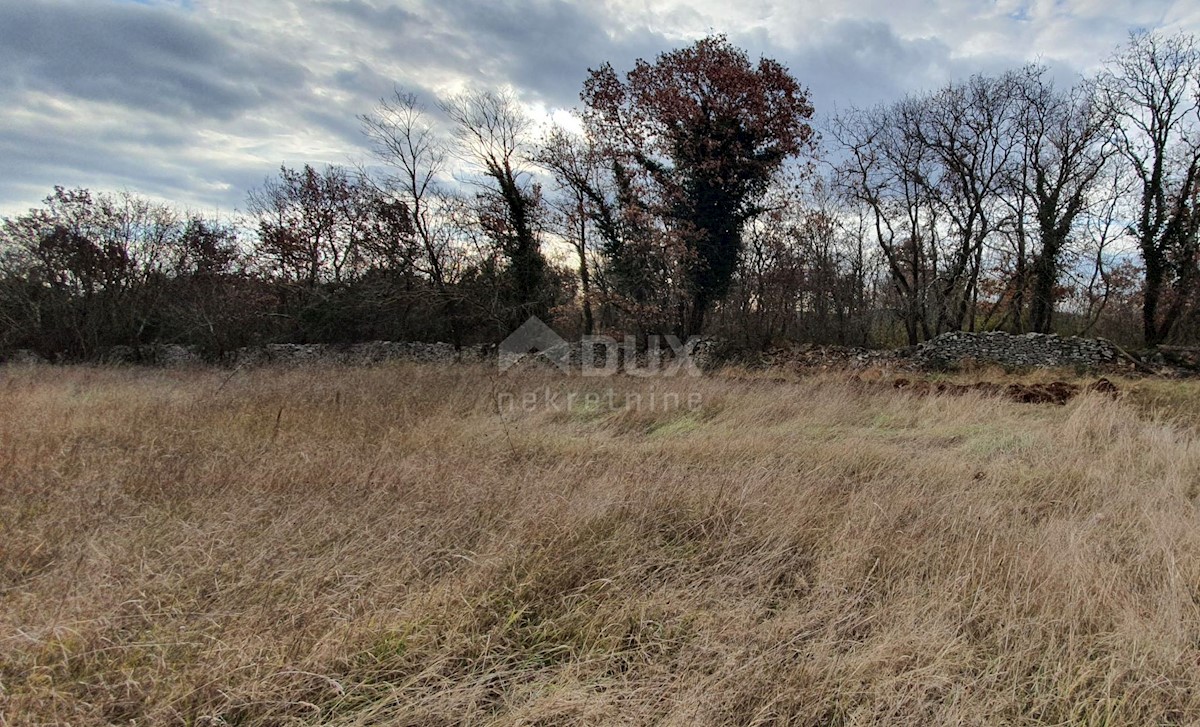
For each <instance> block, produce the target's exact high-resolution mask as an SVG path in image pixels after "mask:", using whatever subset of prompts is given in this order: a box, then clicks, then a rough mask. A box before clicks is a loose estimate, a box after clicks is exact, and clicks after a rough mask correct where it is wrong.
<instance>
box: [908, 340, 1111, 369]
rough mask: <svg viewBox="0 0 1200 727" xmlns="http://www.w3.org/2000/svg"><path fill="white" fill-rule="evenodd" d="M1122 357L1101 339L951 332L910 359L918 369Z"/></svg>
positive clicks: (1091, 364)
mask: <svg viewBox="0 0 1200 727" xmlns="http://www.w3.org/2000/svg"><path fill="white" fill-rule="evenodd" d="M1123 358H1124V357H1123V356H1122V355H1121V352H1120V351H1119V350H1118V349H1117V347H1116V346H1114V345H1113V344H1112V343H1111V342H1109V341H1107V340H1105V339H1103V338H1079V337H1078V336H1067V337H1063V336H1057V335H1055V334H1053V333H1025V334H1020V335H1014V334H1011V333H1001V332H998V331H995V332H988V333H966V332H962V331H951V332H949V333H943V334H942V335H940V336H938V337H936V338H933V339H930V340H929V341H926V342H925V343H922V344H920V345H918V346H917V347H916V349H915V350H913V352H912V354H911V356H910V360H911V361H912V363H913V364H914V365H916V366H918V367H920V368H931V369H938V368H947V367H953V366H957V365H959V364H961V363H962V362H964V361H968V360H969V361H978V362H982V363H996V364H1000V365H1001V366H1011V367H1039V366H1072V367H1075V366H1082V367H1087V368H1102V367H1105V366H1111V365H1114V364H1117V363H1119V362H1120V361H1121V360H1122V359H1123Z"/></svg>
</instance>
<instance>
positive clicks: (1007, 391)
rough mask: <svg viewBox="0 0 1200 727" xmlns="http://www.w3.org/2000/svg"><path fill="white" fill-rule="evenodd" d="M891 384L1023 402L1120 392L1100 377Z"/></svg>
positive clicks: (1059, 400) (920, 392)
mask: <svg viewBox="0 0 1200 727" xmlns="http://www.w3.org/2000/svg"><path fill="white" fill-rule="evenodd" d="M892 388H894V389H898V390H900V391H908V392H911V393H913V394H917V395H920V396H927V395H930V394H946V395H949V396H961V395H963V394H970V393H977V394H985V395H988V396H1003V397H1004V398H1006V399H1009V400H1011V401H1015V402H1019V403H1021V404H1058V405H1060V406H1061V405H1063V404H1066V403H1067V402H1068V401H1070V400H1071V399H1073V398H1075V396H1076V395H1078V394H1079V392H1080V391H1095V392H1098V393H1102V394H1108V395H1109V396H1113V397H1116V396H1118V395H1119V394H1120V389H1118V388H1117V385H1116V384H1114V383H1113V382H1111V381H1109V380H1108V379H1099V380H1097V381H1095V382H1093V383H1091V384H1088V385H1087V386H1086V387H1082V388H1081V387H1079V386H1078V385H1077V384H1070V383H1067V382H1065V381H1052V382H1050V383H1048V384H1008V385H1004V384H997V383H994V382H991V381H979V382H976V383H974V384H953V383H949V382H946V381H939V382H930V381H921V380H917V381H910V380H909V379H905V378H899V379H896V380H895V381H893V382H892Z"/></svg>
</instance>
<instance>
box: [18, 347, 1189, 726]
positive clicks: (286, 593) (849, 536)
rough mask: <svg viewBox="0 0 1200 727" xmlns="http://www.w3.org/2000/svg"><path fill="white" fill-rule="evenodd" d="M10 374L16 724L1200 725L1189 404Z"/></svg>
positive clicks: (391, 372)
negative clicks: (667, 396)
mask: <svg viewBox="0 0 1200 727" xmlns="http://www.w3.org/2000/svg"><path fill="white" fill-rule="evenodd" d="M0 376H2V377H3V378H2V379H0V411H2V412H3V414H2V415H0V724H5V725H24V724H39V723H70V724H73V725H92V724H110V723H117V724H133V723H136V724H139V725H150V724H194V725H219V724H240V725H276V724H335V725H367V724H371V725H383V724H389V725H390V724H401V725H405V724H407V725H427V724H506V725H509V724H511V725H516V724H521V725H532V724H545V725H549V724H555V725H558V724H614V723H622V724H667V725H694V724H729V725H735V724H736V725H757V724H797V725H865V724H881V725H882V724H970V725H984V724H987V725H996V724H1009V725H1026V724H1055V725H1124V724H1128V725H1153V724H1193V723H1195V722H1196V721H1197V720H1200V683H1198V682H1200V666H1198V665H1200V613H1198V611H1197V597H1198V589H1200V527H1198V525H1200V520H1198V518H1197V496H1198V495H1200V449H1198V448H1197V446H1196V438H1195V436H1194V435H1193V433H1192V431H1191V429H1190V428H1188V427H1185V426H1180V425H1176V424H1172V423H1170V422H1167V421H1164V420H1162V418H1161V417H1155V416H1151V415H1150V413H1151V412H1152V411H1159V410H1162V409H1163V407H1157V408H1156V406H1155V405H1153V403H1151V404H1149V405H1146V406H1142V405H1140V404H1139V403H1138V402H1139V401H1141V402H1145V401H1151V402H1153V401H1155V398H1154V397H1156V396H1157V397H1160V398H1161V397H1165V398H1167V399H1169V400H1170V401H1171V402H1173V403H1172V406H1174V407H1175V409H1176V410H1177V412H1176V413H1178V412H1187V411H1191V412H1193V413H1194V412H1195V411H1196V401H1197V399H1200V396H1195V394H1196V392H1195V391H1194V390H1193V391H1191V395H1189V393H1188V390H1183V389H1181V390H1179V391H1178V392H1176V393H1175V394H1173V395H1168V393H1167V392H1168V391H1170V389H1169V387H1170V386H1175V385H1171V384H1152V385H1151V384H1139V385H1137V386H1135V393H1134V394H1131V396H1130V397H1129V398H1128V399H1127V400H1126V401H1122V402H1112V401H1108V400H1105V399H1101V398H1099V397H1095V396H1084V397H1081V398H1079V399H1077V400H1075V401H1073V402H1072V403H1071V404H1069V405H1068V406H1066V407H1054V406H1027V405H1019V404H1013V403H1007V402H1004V401H1000V400H995V399H986V398H977V397H962V398H939V397H928V398H911V397H909V396H908V395H904V394H899V393H895V392H891V391H886V390H880V391H876V392H865V393H855V391H853V390H852V389H851V388H850V387H849V386H847V385H845V384H843V383H839V382H838V381H836V380H833V379H832V378H825V379H821V378H816V379H806V380H799V381H796V382H782V383H780V382H769V383H768V382H761V381H748V380H737V379H733V378H708V379H702V380H695V379H680V380H651V379H636V378H626V377H619V378H614V379H581V378H562V377H557V376H555V375H552V374H547V373H534V372H526V373H522V374H519V375H516V376H504V377H497V376H495V375H494V374H493V372H492V371H491V370H490V369H482V368H479V369H476V368H469V367H458V368H453V369H449V370H438V369H434V368H422V367H417V366H401V365H396V366H381V367H377V368H357V369H349V368H310V369H302V370H287V371H285V370H268V369H264V370H258V371H252V372H242V373H239V374H237V375H236V376H234V377H233V378H231V379H229V380H228V381H227V382H224V383H223V381H224V380H225V379H226V376H227V374H226V373H223V372H216V371H190V372H166V371H138V370H104V369H89V368H32V369H16V368H14V369H9V370H6V371H3V373H0ZM545 387H549V388H550V389H551V390H552V391H558V392H562V393H561V394H560V396H564V395H565V394H566V393H568V392H576V394H577V398H576V400H575V402H574V406H573V407H572V409H571V411H566V410H565V403H564V402H563V400H561V399H560V409H559V410H558V411H555V410H553V408H546V407H541V408H538V409H537V410H536V411H532V412H520V411H508V412H506V413H505V415H504V416H503V417H501V416H500V415H498V414H497V412H496V397H497V394H503V393H506V392H517V393H520V392H524V391H533V392H542V393H543V394H544V391H545ZM1138 387H1141V388H1138ZM610 388H612V389H614V390H615V392H616V394H615V397H616V398H615V400H616V402H617V404H618V408H617V410H615V411H612V410H609V408H608V400H607V397H606V396H605V398H601V399H600V400H599V402H597V401H596V400H591V401H589V400H587V399H586V397H584V396H583V394H585V393H587V392H594V393H596V394H598V395H599V394H606V392H607V390H608V389H610ZM652 389H653V390H654V392H655V393H656V394H657V395H662V394H664V393H670V392H674V393H677V394H679V395H680V396H679V406H677V407H671V406H668V407H667V410H666V411H664V410H663V408H662V407H661V406H656V407H654V410H653V411H650V410H649V406H648V404H647V403H646V398H645V397H646V396H647V395H648V394H649V393H650V391H651V390H652ZM632 392H640V393H642V394H643V396H644V399H643V407H642V410H641V411H638V410H636V409H634V408H623V407H621V406H620V404H621V402H623V401H624V394H625V393H632ZM1138 392H1141V393H1138ZM1147 392H1149V393H1147ZM1180 392H1182V393H1180ZM689 394H697V395H699V396H700V397H701V398H702V404H701V405H700V406H699V407H698V408H697V409H696V410H695V411H691V410H689V408H688V407H687V403H686V402H687V396H688V395H689ZM1139 397H1140V398H1139ZM659 403H660V404H661V399H660V400H659ZM670 403H671V401H668V404H670ZM1189 405H1190V407H1191V408H1190V409H1189Z"/></svg>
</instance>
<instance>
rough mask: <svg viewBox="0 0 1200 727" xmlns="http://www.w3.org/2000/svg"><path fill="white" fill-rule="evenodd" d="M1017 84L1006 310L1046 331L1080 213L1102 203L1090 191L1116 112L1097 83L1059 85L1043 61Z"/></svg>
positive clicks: (1022, 324)
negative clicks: (1011, 267) (1011, 264)
mask: <svg viewBox="0 0 1200 727" xmlns="http://www.w3.org/2000/svg"><path fill="white" fill-rule="evenodd" d="M1013 90H1014V92H1015V94H1016V97H1017V103H1018V104H1019V109H1018V114H1019V116H1018V119H1017V125H1016V131H1017V134H1018V135H1019V136H1018V139H1019V142H1020V151H1019V156H1017V157H1016V158H1015V159H1014V162H1015V163H1014V168H1013V172H1012V176H1011V185H1012V190H1011V195H1010V197H1009V199H1010V200H1011V202H1012V204H1013V206H1014V213H1015V223H1014V226H1013V235H1012V237H1013V239H1014V253H1015V266H1016V270H1015V274H1014V276H1013V277H1014V280H1013V282H1012V284H1011V286H1010V287H1011V289H1012V300H1011V305H1010V308H1009V311H1008V314H1009V316H1010V317H1011V319H1012V323H1013V327H1014V328H1016V329H1018V330H1023V329H1025V328H1028V329H1029V330H1033V331H1037V332H1039V333H1049V332H1050V326H1051V322H1052V318H1053V314H1054V302H1055V292H1054V291H1055V286H1056V285H1057V284H1058V279H1059V275H1060V272H1061V266H1062V262H1063V260H1062V258H1063V254H1064V251H1065V249H1066V246H1067V244H1068V242H1069V240H1070V237H1071V235H1072V233H1073V232H1075V231H1076V228H1077V225H1078V222H1079V220H1080V216H1081V214H1082V213H1084V212H1085V211H1086V210H1087V208H1088V206H1089V205H1090V204H1093V203H1095V202H1096V201H1097V200H1096V199H1095V198H1094V195H1093V193H1094V192H1095V191H1096V188H1097V183H1098V182H1099V181H1100V177H1101V173H1102V172H1103V170H1104V169H1105V166H1106V163H1107V162H1108V160H1109V159H1110V157H1111V156H1112V154H1113V152H1114V147H1113V146H1112V145H1111V144H1109V143H1107V142H1109V141H1110V139H1111V133H1112V130H1113V123H1112V116H1111V114H1109V113H1107V112H1106V110H1105V107H1104V105H1102V104H1100V103H1098V102H1097V97H1096V94H1095V86H1094V84H1092V83H1090V82H1084V83H1080V84H1078V85H1076V86H1074V87H1072V88H1070V89H1068V90H1066V91H1060V90H1059V89H1057V88H1055V87H1054V84H1053V82H1052V81H1051V80H1050V79H1048V78H1047V74H1046V69H1045V68H1044V67H1042V66H1026V67H1025V68H1024V69H1022V70H1021V71H1020V72H1019V73H1017V74H1015V75H1014V83H1013ZM1031 233H1032V234H1031ZM1030 238H1035V240H1031V239H1030ZM1034 241H1036V246H1034V245H1032V244H1031V242H1034ZM1027 291H1028V294H1029V297H1030V300H1029V313H1028V317H1027V318H1026V315H1025V302H1026V301H1025V296H1026V292H1027Z"/></svg>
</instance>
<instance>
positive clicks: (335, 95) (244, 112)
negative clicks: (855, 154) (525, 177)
mask: <svg viewBox="0 0 1200 727" xmlns="http://www.w3.org/2000/svg"><path fill="white" fill-rule="evenodd" d="M1154 29H1161V30H1166V31H1175V30H1184V31H1187V32H1200V3H1198V2H1196V0H737V1H736V2H731V0H682V1H676V0H662V1H658V0H590V1H585V2H578V3H575V2H567V1H566V0H510V1H506V0H0V215H13V214H18V213H20V212H23V211H24V210H26V209H27V208H29V207H31V206H34V205H36V204H38V203H39V202H40V200H41V199H42V198H44V197H45V196H46V195H47V194H48V193H50V191H52V189H53V187H54V186H55V185H62V186H65V187H87V188H90V189H92V190H104V191H114V190H129V191H131V192H135V193H137V194H141V195H144V196H147V197H150V198H153V199H160V200H167V201H171V202H174V203H177V204H179V205H181V206H185V207H188V208H190V209H193V210H196V211H200V212H204V213H214V214H230V213H234V212H236V211H237V210H238V209H240V208H242V207H243V206H244V202H245V198H246V193H247V191H248V190H250V189H251V188H254V187H256V186H259V185H261V184H262V182H263V181H264V179H266V178H267V177H268V176H271V175H272V174H274V173H276V172H277V171H278V169H279V166H280V165H281V164H287V165H288V166H293V167H294V166H300V165H303V164H305V163H312V164H314V165H321V164H327V163H333V164H353V163H356V162H359V161H362V160H364V159H366V158H367V156H368V151H367V148H366V144H365V142H364V138H363V136H362V133H361V130H360V127H359V122H358V120H357V116H358V115H359V114H363V113H367V112H370V111H371V110H372V108H374V107H375V106H376V105H377V104H378V102H379V100H380V98H382V97H384V96H389V95H391V94H392V93H393V91H394V90H395V89H396V88H401V89H403V90H407V91H412V92H415V93H417V94H418V95H419V96H420V97H421V98H422V99H423V100H424V101H425V102H426V103H427V104H430V105H432V104H433V103H434V102H435V101H436V99H437V98H438V97H439V96H445V95H449V94H453V93H457V92H460V91H463V90H466V89H468V88H500V87H506V88H509V89H511V90H512V91H513V92H514V93H515V94H516V95H517V96H518V98H519V99H520V100H521V102H522V103H523V104H525V105H526V107H527V108H528V110H529V111H530V113H532V114H533V115H534V116H535V118H539V119H546V118H553V117H554V116H555V115H557V114H563V113H565V112H566V110H569V109H572V108H576V107H577V106H578V105H579V90H580V88H581V87H582V84H583V81H584V79H585V78H586V77H587V73H588V69H589V68H595V67H598V66H599V65H600V64H602V63H604V62H606V61H607V62H611V63H612V64H613V66H614V67H616V68H617V70H618V71H621V70H624V69H628V68H630V67H631V66H632V65H633V62H634V60H635V59H637V58H645V59H648V60H650V59H653V57H654V56H656V55H657V54H658V53H661V52H663V51H665V50H670V49H672V48H677V47H680V46H684V45H687V44H689V43H691V42H692V41H694V40H696V39H697V38H700V37H703V36H705V35H708V34H711V33H724V34H725V35H727V36H728V37H729V39H730V40H731V41H732V42H733V43H735V44H737V45H739V46H741V47H742V48H744V49H746V50H747V51H748V52H749V54H750V55H751V57H752V58H757V57H760V56H765V57H769V58H774V59H775V60H778V61H780V62H782V63H783V64H784V65H786V66H787V67H788V68H789V69H790V70H791V72H792V74H793V75H794V76H795V77H796V78H797V79H799V80H800V82H801V83H803V84H804V85H806V86H807V87H808V88H809V89H810V90H811V94H812V100H813V103H814V105H815V106H816V111H817V126H818V129H819V128H820V126H821V121H820V120H821V119H823V118H828V116H829V115H831V114H834V113H836V112H837V111H838V110H839V109H845V108H847V107H850V106H865V105H871V104H875V103H880V102H886V101H890V100H894V99H898V98H901V97H902V96H903V95H904V94H905V93H909V92H914V91H920V90H923V89H930V88H933V87H936V86H938V85H940V84H942V83H945V82H947V81H950V80H954V79H959V78H964V77H967V76H969V75H971V74H972V73H977V72H996V71H1000V70H1002V69H1005V68H1010V67H1013V66H1016V65H1019V64H1021V63H1023V62H1026V61H1039V62H1042V63H1045V64H1047V65H1048V66H1049V67H1050V68H1051V69H1052V71H1053V72H1054V74H1055V76H1056V77H1058V78H1061V79H1063V80H1064V81H1070V80H1071V79H1073V78H1075V77H1077V76H1078V74H1080V73H1088V72H1091V71H1094V70H1095V69H1096V68H1097V67H1099V65H1100V64H1102V63H1103V61H1104V59H1105V58H1107V57H1108V56H1109V55H1111V54H1112V53H1113V51H1114V50H1115V49H1116V48H1117V47H1118V46H1119V45H1120V44H1121V43H1123V42H1124V41H1125V40H1126V39H1127V38H1128V35H1129V33H1130V32H1135V31H1141V30H1154Z"/></svg>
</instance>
